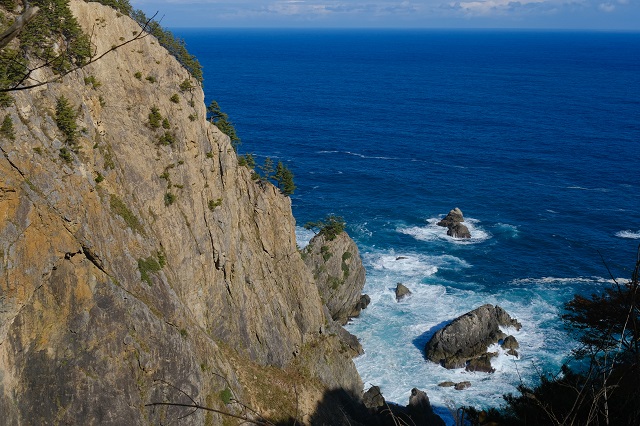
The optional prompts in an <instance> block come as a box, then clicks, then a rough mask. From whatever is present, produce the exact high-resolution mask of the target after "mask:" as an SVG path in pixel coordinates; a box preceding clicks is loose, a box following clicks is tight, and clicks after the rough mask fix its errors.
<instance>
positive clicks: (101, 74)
mask: <svg viewBox="0 0 640 426" xmlns="http://www.w3.org/2000/svg"><path fill="white" fill-rule="evenodd" d="M71 8H72V10H73V12H74V15H75V16H76V17H77V19H78V21H79V22H80V24H81V25H82V27H83V28H84V30H85V31H86V32H87V33H88V34H92V35H93V36H92V43H93V45H94V48H95V49H96V51H97V52H98V53H100V52H105V51H107V50H109V49H110V48H111V46H113V45H116V44H119V43H120V42H121V40H122V39H127V38H130V37H131V35H132V34H135V33H136V32H139V31H140V27H139V26H138V25H137V24H135V23H134V22H133V21H132V20H131V19H129V18H128V17H127V16H123V15H121V14H119V13H117V12H116V11H114V10H113V9H111V8H109V7H106V6H102V5H100V4H97V3H84V2H81V1H72V2H71ZM46 72H47V71H46V70H42V71H40V72H39V73H36V74H38V75H36V77H38V76H40V77H46ZM188 80H190V76H189V74H188V72H187V71H186V70H184V69H183V68H182V67H181V66H180V65H179V64H178V63H177V61H175V59H174V58H173V57H171V56H170V55H169V54H168V53H167V52H166V50H165V49H164V48H162V47H161V46H160V45H159V44H158V42H157V41H156V40H155V39H154V38H153V37H152V36H147V37H144V38H141V39H139V40H136V41H134V42H132V43H129V44H127V45H125V46H123V47H121V48H119V49H117V50H115V51H113V52H111V53H109V54H108V55H107V56H105V57H104V58H102V59H100V60H99V61H97V62H95V63H93V64H91V65H89V66H87V67H85V68H83V69H82V70H81V71H78V72H75V73H72V74H69V75H67V76H66V77H64V78H63V79H62V80H61V81H60V82H56V83H51V84H48V85H45V86H41V87H40V88H37V89H32V90H29V91H23V92H19V93H16V94H14V95H13V97H14V99H15V103H14V105H12V106H10V107H8V108H6V109H5V110H3V111H0V115H3V116H4V115H6V114H8V115H9V116H10V117H11V120H12V121H13V125H14V129H15V140H9V139H8V138H0V150H1V152H0V412H1V413H3V421H5V424H9V425H13V424H51V423H52V424H57V423H71V424H73V423H76V422H77V421H78V419H82V420H83V424H127V425H130V424H160V423H165V422H168V421H169V420H171V419H174V418H178V417H180V416H181V415H184V414H186V413H185V411H184V409H180V408H176V407H167V406H156V407H150V406H147V404H150V403H154V402H160V401H169V402H179V403H188V402H189V400H188V398H187V396H186V395H188V396H189V397H191V398H193V399H194V400H195V401H197V402H198V403H199V404H202V405H206V406H209V407H212V408H216V409H219V410H223V411H228V412H233V413H235V414H238V415H246V416H249V417H251V416H255V414H252V413H251V412H248V411H247V410H246V409H245V408H243V407H242V406H240V405H239V404H234V400H239V401H242V402H243V403H244V404H246V405H247V406H250V407H252V408H253V409H255V410H256V411H258V412H260V413H261V414H263V415H264V416H266V417H268V418H271V419H276V420H277V419H286V418H296V419H298V420H303V421H304V420H305V419H308V418H309V416H310V415H311V413H312V412H313V411H314V409H315V407H316V405H317V403H318V401H319V400H320V399H321V397H322V395H323V393H325V392H326V391H327V390H328V389H338V388H339V389H344V390H347V391H348V392H350V393H353V394H359V393H360V392H361V389H362V384H361V382H360V379H359V377H358V374H357V372H356V371H355V368H354V366H353V363H352V361H351V359H350V353H347V352H348V351H345V350H343V349H342V346H341V344H340V341H339V338H338V337H336V336H335V335H329V334H327V333H322V331H323V327H324V326H325V325H326V324H327V321H328V320H329V319H328V318H326V317H325V314H324V312H323V303H322V300H321V298H320V295H319V294H318V290H317V288H316V286H315V283H314V280H313V276H312V275H311V273H310V272H309V271H308V270H307V268H306V267H305V265H304V263H303V261H302V259H301V257H300V254H299V253H298V251H297V249H296V244H295V235H294V228H295V222H294V219H293V216H292V214H291V205H290V200H289V199H288V198H287V197H285V196H283V195H281V194H280V193H279V191H278V190H277V189H276V188H274V187H273V186H271V185H262V186H260V185H257V184H256V183H254V181H252V179H251V171H250V170H249V169H247V168H246V167H239V166H238V164H237V158H236V155H235V153H234V150H233V149H232V147H231V145H230V142H229V139H228V138H227V137H226V136H225V135H224V134H222V133H221V132H220V131H219V130H218V129H217V128H216V127H215V126H213V125H212V124H210V123H208V122H207V121H206V111H205V106H204V95H203V92H202V90H201V89H200V88H199V87H198V85H197V83H196V82H195V81H193V80H191V82H192V83H193V86H195V88H193V89H190V90H185V91H182V90H181V89H180V84H181V83H183V82H184V81H188ZM94 82H99V84H94ZM61 96H64V97H65V98H66V99H67V100H68V101H69V104H70V105H71V106H72V107H73V109H74V111H76V112H77V116H78V117H77V120H76V123H77V126H78V129H79V134H78V135H79V136H78V148H79V149H78V150H77V153H73V152H71V153H70V154H69V155H68V156H66V158H64V157H65V156H61V148H64V147H65V141H64V135H63V134H62V133H61V131H60V130H59V129H58V127H57V126H56V122H55V108H56V102H57V100H58V99H59V98H60V97H61ZM152 107H153V108H157V111H158V113H159V114H160V115H161V117H162V119H163V121H164V119H166V121H167V124H166V125H165V126H164V127H166V128H159V129H158V128H153V126H151V125H150V119H149V114H150V113H152ZM166 135H169V138H170V139H166ZM163 137H165V139H163ZM170 140H172V142H171V141H170ZM226 420H228V418H227V417H226V416H224V415H220V414H217V413H212V412H204V411H202V410H200V411H196V412H195V413H193V414H192V415H190V416H187V417H184V418H183V419H182V420H180V422H181V424H223V422H224V421H226Z"/></svg>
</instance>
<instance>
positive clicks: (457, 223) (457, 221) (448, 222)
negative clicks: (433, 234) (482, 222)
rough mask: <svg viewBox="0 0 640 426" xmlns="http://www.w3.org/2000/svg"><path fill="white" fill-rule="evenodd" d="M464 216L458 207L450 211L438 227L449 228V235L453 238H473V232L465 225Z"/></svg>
mask: <svg viewBox="0 0 640 426" xmlns="http://www.w3.org/2000/svg"><path fill="white" fill-rule="evenodd" d="M462 222H464V216H463V215H462V211H461V210H460V209H459V208H458V207H456V208H454V209H453V210H451V211H449V213H447V215H446V216H445V217H444V219H442V220H441V221H440V222H438V226H444V227H445V228H447V235H448V236H450V237H453V238H471V232H469V228H467V226H466V225H463V224H462Z"/></svg>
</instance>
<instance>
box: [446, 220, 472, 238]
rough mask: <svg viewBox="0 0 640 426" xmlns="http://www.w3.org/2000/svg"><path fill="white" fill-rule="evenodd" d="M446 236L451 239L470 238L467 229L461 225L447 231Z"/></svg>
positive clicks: (451, 227) (457, 224) (458, 224)
mask: <svg viewBox="0 0 640 426" xmlns="http://www.w3.org/2000/svg"><path fill="white" fill-rule="evenodd" d="M447 235H448V236H450V237H453V238H471V232H469V228H467V226H466V225H463V224H462V223H456V224H455V225H453V226H450V227H449V229H448V230H447Z"/></svg>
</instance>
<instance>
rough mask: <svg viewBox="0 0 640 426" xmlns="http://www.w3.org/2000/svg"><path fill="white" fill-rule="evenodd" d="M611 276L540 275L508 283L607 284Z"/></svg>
mask: <svg viewBox="0 0 640 426" xmlns="http://www.w3.org/2000/svg"><path fill="white" fill-rule="evenodd" d="M611 282H612V281H611V279H610V278H602V277H573V278H558V277H540V278H518V279H515V280H511V281H510V282H509V283H508V284H509V285H513V286H526V285H571V284H606V283H611Z"/></svg>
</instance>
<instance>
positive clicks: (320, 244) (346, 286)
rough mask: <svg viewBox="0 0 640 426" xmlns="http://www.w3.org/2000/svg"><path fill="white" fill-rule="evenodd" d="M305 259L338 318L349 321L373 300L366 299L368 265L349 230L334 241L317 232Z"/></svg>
mask: <svg viewBox="0 0 640 426" xmlns="http://www.w3.org/2000/svg"><path fill="white" fill-rule="evenodd" d="M303 258H304V263H305V264H306V265H307V267H308V268H309V270H310V271H311V273H312V274H313V277H314V279H315V282H316V284H317V286H318V291H319V292H320V297H321V298H322V300H323V302H324V303H325V305H326V306H327V308H329V312H330V313H331V317H332V318H333V319H334V320H335V321H337V322H339V323H340V324H346V323H347V321H348V320H349V318H350V317H356V316H358V315H359V314H360V310H361V309H363V308H366V306H367V305H368V302H369V300H370V299H368V296H367V297H365V298H364V299H363V295H362V289H363V287H364V282H365V270H364V266H362V259H361V258H360V253H359V251H358V247H357V246H356V244H355V242H354V241H353V240H352V239H351V238H350V237H349V235H347V233H346V232H342V233H340V234H338V235H336V236H335V238H333V239H331V240H330V239H328V238H327V237H326V236H325V235H323V234H318V235H316V236H315V237H313V238H312V239H311V241H310V242H309V245H308V246H307V247H306V248H305V249H304V252H303Z"/></svg>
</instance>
